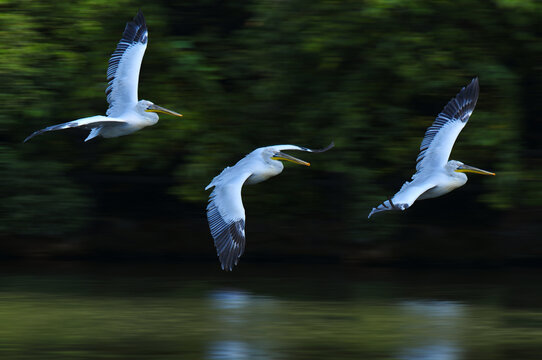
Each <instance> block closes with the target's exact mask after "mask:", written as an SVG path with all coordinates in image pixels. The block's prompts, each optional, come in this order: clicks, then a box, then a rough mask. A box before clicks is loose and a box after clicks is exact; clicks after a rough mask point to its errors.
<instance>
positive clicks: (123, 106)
mask: <svg viewBox="0 0 542 360" xmlns="http://www.w3.org/2000/svg"><path fill="white" fill-rule="evenodd" d="M148 35H149V33H148V31H147V24H146V23H145V18H144V17H143V14H142V13H141V11H139V12H138V13H137V15H136V16H135V18H134V20H133V21H131V22H129V23H127V24H126V28H125V29H124V33H123V34H122V39H121V40H120V42H119V43H118V45H117V49H116V50H115V52H114V53H113V55H111V58H110V59H109V67H108V68H107V80H108V82H109V86H108V87H107V90H106V94H107V102H108V103H109V109H107V113H106V114H107V116H101V115H97V116H91V117H86V118H82V119H78V120H74V121H70V122H67V123H63V124H59V125H53V126H49V127H46V128H45V129H41V130H38V131H35V132H34V133H32V134H31V135H30V136H28V137H27V138H26V139H24V141H25V142H26V141H28V140H30V139H31V138H32V137H34V136H36V135H39V134H42V133H44V132H46V131H55V130H63V129H70V128H83V129H87V130H90V134H89V135H88V136H87V138H86V139H85V141H88V140H90V139H93V138H95V137H97V136H102V137H104V138H112V137H118V136H123V135H128V134H131V133H133V132H135V131H138V130H140V129H142V128H144V127H147V126H151V125H154V124H156V123H157V122H158V114H156V113H157V112H162V113H165V114H170V115H174V116H182V115H181V114H178V113H176V112H174V111H171V110H168V109H164V108H162V107H160V106H158V105H154V104H153V103H152V102H150V101H147V100H140V101H138V100H137V87H138V81H139V70H140V68H141V62H142V61H143V55H144V54H145V49H146V48H147V42H148Z"/></svg>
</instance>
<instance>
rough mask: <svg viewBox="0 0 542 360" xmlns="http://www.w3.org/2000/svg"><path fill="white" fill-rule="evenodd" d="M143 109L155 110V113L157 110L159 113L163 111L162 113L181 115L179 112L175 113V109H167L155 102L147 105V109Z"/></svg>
mask: <svg viewBox="0 0 542 360" xmlns="http://www.w3.org/2000/svg"><path fill="white" fill-rule="evenodd" d="M145 111H147V112H157V113H158V112H159V113H164V114H168V115H173V116H179V117H181V116H182V115H181V114H179V113H176V112H175V111H171V110H168V109H166V108H163V107H161V106H158V105H155V104H152V105H151V106H149V107H148V108H147V109H145Z"/></svg>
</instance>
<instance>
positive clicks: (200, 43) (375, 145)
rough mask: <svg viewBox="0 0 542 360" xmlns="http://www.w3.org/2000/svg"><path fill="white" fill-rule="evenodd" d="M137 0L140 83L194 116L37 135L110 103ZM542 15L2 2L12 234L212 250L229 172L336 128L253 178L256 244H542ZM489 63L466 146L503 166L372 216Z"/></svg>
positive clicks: (491, 252)
mask: <svg viewBox="0 0 542 360" xmlns="http://www.w3.org/2000/svg"><path fill="white" fill-rule="evenodd" d="M138 8H141V9H142V11H143V13H144V14H145V17H146V20H147V24H148V27H149V34H150V40H149V46H148V48H147V52H146V55H145V58H144V61H143V65H142V72H141V76H140V89H139V95H140V98H142V99H148V100H151V101H153V102H155V103H157V104H159V105H162V106H165V107H168V108H171V109H173V110H175V111H178V112H181V113H183V114H184V117H183V118H182V119H176V118H173V117H168V116H162V117H161V120H160V122H159V123H158V124H157V125H156V126H153V127H151V128H147V129H144V130H143V131H140V132H137V133H135V134H133V135H130V136H126V137H121V138H115V139H97V140H95V141H91V142H88V143H83V139H84V138H85V136H86V133H84V132H79V131H66V132H57V133H47V134H45V135H42V136H40V137H36V138H34V139H32V140H31V141H30V142H29V143H26V144H22V140H23V139H24V138H25V137H26V136H27V135H29V134H30V133H31V132H32V131H34V130H37V129H39V128H43V127H45V126H48V125H52V124H56V123H61V122H65V121H69V120H73V119H77V118H81V117H86V116H91V115H95V114H104V113H105V110H106V107H107V104H106V102H105V94H104V91H105V88H106V85H107V83H106V81H105V71H106V67H107V60H108V58H109V56H110V54H111V53H112V52H113V50H114V48H115V45H116V43H117V42H118V40H119V39H120V36H121V34H122V30H123V29H124V26H125V23H126V22H127V21H129V20H131V18H132V17H133V16H134V15H135V14H136V12H137V10H138ZM541 18H542V4H541V3H539V2H536V1H527V0H526V1H517V2H516V1H505V0H499V1H480V2H473V1H461V0H460V1H432V0H431V1H429V0H427V1H408V2H406V1H383V0H381V1H379V0H374V1H314V0H310V1H308V0H307V1H305V0H300V1H270V0H261V1H247V2H233V1H232V2H230V1H179V2H176V3H175V4H171V2H169V1H155V2H153V3H152V4H150V3H149V4H146V3H145V4H142V3H140V2H136V1H128V0H126V1H115V2H112V1H109V0H108V1H106V0H87V1H34V0H33V1H30V0H28V1H10V0H4V1H1V2H0V84H1V87H0V98H1V99H2V100H1V104H2V106H1V111H0V147H1V149H0V192H1V201H0V240H1V243H0V250H1V254H2V255H3V256H23V257H27V256H32V257H34V256H40V257H42V256H46V257H67V258H74V257H82V258H93V257H98V258H104V257H105V258H107V257H111V258H115V259H116V258H142V257H143V258H147V257H160V258H161V257H167V258H172V259H186V260H200V259H209V260H213V261H214V257H215V250H214V249H213V246H212V239H211V237H210V234H209V231H208V228H207V224H206V217H205V206H206V200H207V197H208V192H205V191H204V187H205V186H206V185H207V184H208V183H209V182H210V180H211V179H212V178H213V176H215V175H217V174H218V173H219V172H220V171H221V170H222V168H224V167H225V166H228V165H233V164H234V163H235V162H236V161H238V160H239V159H240V158H241V157H243V156H244V155H245V154H246V153H248V152H250V151H252V150H253V149H254V148H256V147H260V146H267V145H273V144H285V143H286V144H287V143H293V144H298V145H301V146H308V147H313V148H318V147H323V146H325V145H327V144H328V143H329V142H330V141H331V140H333V141H334V142H335V144H336V147H335V148H334V149H333V150H331V151H329V152H327V153H324V154H314V155H312V154H305V153H303V154H299V153H298V154H294V155H296V156H299V157H301V158H303V159H304V160H308V161H310V162H311V164H312V166H311V167H310V168H305V167H299V166H294V165H286V169H285V171H284V173H283V174H281V175H280V176H278V177H276V178H273V179H271V180H269V181H267V182H264V183H261V184H259V185H257V186H254V187H246V188H245V189H244V193H243V197H244V204H245V209H246V212H247V252H246V254H245V255H244V259H243V260H242V261H247V262H250V261H260V260H267V261H288V260H295V261H299V260H300V259H303V260H306V261H312V260H319V259H320V260H322V259H323V260H332V261H361V262H364V263H373V262H377V263H388V262H397V261H416V262H430V263H447V262H454V263H455V262H460V263H465V262H466V263H475V264H478V263H488V262H489V263H494V262H499V263H500V262H510V261H511V262H536V261H539V260H541V259H542V245H541V244H540V242H539V239H538V235H539V233H540V232H541V230H542V229H541V225H540V220H541V216H540V214H541V211H542V207H541V205H540V204H541V200H542V188H541V186H540V180H541V178H542V176H541V173H542V170H541V168H540V165H541V154H542V151H541V149H540V146H539V139H540V136H541V132H542V131H541V121H540V120H541V115H540V114H542V105H541V104H542V101H541V100H540V99H541V95H542V81H541V77H542V72H541V67H542V65H541V64H542V41H541V40H542V39H541V33H542V26H540V19H541ZM475 76H478V77H479V80H480V98H479V100H478V104H477V107H476V110H475V111H474V113H473V115H472V117H471V119H470V121H469V123H468V126H466V127H465V129H464V130H463V132H462V133H461V135H460V136H459V139H458V142H457V144H456V146H455V147H454V151H453V153H452V159H457V160H460V161H463V162H465V163H467V164H470V165H473V166H477V167H480V168H483V169H487V170H491V171H495V172H496V173H497V176H495V177H482V176H476V175H473V176H471V177H470V181H469V182H468V183H467V184H466V185H465V186H464V187H463V188H461V189H458V190H456V191H454V192H453V193H452V194H449V195H447V196H445V197H442V198H439V199H434V200H429V201H422V202H417V203H416V204H415V206H413V207H412V208H411V209H409V210H408V211H407V212H405V213H402V214H398V213H388V214H382V215H381V216H378V217H376V216H375V217H374V218H372V219H371V220H370V221H368V220H367V214H368V213H369V211H370V209H371V208H372V207H373V206H376V205H378V204H379V203H380V202H382V201H383V200H385V199H387V198H388V197H389V196H391V195H392V194H393V193H395V192H396V191H397V190H398V189H399V187H400V185H401V184H402V183H403V182H404V181H405V180H407V179H408V178H410V176H411V175H412V173H413V172H414V167H415V159H416V156H417V153H418V148H419V144H420V142H421V139H422V137H423V134H424V132H425V129H426V128H427V127H428V126H429V125H430V124H431V122H432V121H433V119H434V117H435V115H436V114H437V113H438V112H439V111H440V110H441V109H442V107H443V106H444V105H445V104H446V102H447V101H448V100H449V99H450V98H452V97H453V96H454V95H455V94H456V93H457V92H458V91H459V89H460V88H461V87H463V86H465V85H466V84H468V83H469V82H470V81H471V79H472V78H473V77H475Z"/></svg>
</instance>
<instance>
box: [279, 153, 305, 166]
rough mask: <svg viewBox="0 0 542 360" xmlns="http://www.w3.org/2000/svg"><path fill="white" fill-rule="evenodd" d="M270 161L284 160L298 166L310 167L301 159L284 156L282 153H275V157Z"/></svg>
mask: <svg viewBox="0 0 542 360" xmlns="http://www.w3.org/2000/svg"><path fill="white" fill-rule="evenodd" d="M271 159H272V160H286V161H291V162H293V163H296V164H299V165H305V166H311V164H310V163H308V162H306V161H303V160H301V159H298V158H295V157H293V156H291V155H288V154H285V153H283V152H282V151H277V152H276V153H275V155H273V156H272V157H271Z"/></svg>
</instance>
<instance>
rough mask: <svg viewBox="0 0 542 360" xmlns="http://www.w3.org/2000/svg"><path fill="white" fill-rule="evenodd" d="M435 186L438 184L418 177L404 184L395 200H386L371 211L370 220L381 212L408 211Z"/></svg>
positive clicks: (394, 197)
mask: <svg viewBox="0 0 542 360" xmlns="http://www.w3.org/2000/svg"><path fill="white" fill-rule="evenodd" d="M435 185H436V184H435V183H434V182H433V181H431V180H430V179H422V178H421V177H418V178H416V179H414V180H413V181H410V182H409V181H407V182H405V183H404V184H403V186H402V187H401V190H399V192H397V193H396V194H395V195H394V196H393V198H391V199H389V200H386V201H384V202H383V203H382V204H380V205H378V206H377V207H376V208H373V210H371V212H370V213H369V216H368V218H370V217H371V216H372V215H373V214H375V213H378V212H381V211H390V210H401V211H403V210H406V209H408V208H409V207H410V206H412V204H413V203H414V201H416V199H418V198H419V197H420V195H422V194H423V193H425V192H426V191H427V190H430V189H432V188H433V187H435Z"/></svg>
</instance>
